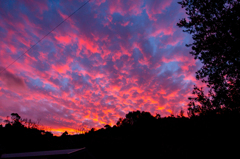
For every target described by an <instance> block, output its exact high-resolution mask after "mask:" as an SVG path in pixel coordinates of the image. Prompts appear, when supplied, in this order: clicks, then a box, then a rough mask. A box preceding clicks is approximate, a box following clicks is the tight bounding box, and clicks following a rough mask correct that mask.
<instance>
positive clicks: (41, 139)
mask: <svg viewBox="0 0 240 159" xmlns="http://www.w3.org/2000/svg"><path fill="white" fill-rule="evenodd" d="M181 114H182V113H181V112H180V113H179V115H178V116H176V117H175V116H169V117H161V115H160V114H156V115H155V116H153V115H152V114H150V113H149V112H145V111H142V112H141V111H132V112H129V113H128V114H126V116H125V118H120V119H119V120H118V121H117V122H116V124H115V125H113V126H110V125H105V126H104V128H101V129H98V130H96V129H95V128H92V129H91V130H90V131H88V132H86V133H85V134H76V135H69V134H68V133H67V132H64V133H63V134H62V135H61V136H59V137H57V136H53V135H52V134H51V133H50V132H45V131H44V130H39V129H38V128H27V127H26V126H22V125H21V124H16V123H17V122H19V121H20V120H21V118H19V117H20V116H19V115H17V114H14V113H13V114H12V118H11V121H10V124H8V125H7V124H6V125H5V126H0V141H1V142H0V148H1V151H2V153H16V152H29V151H43V150H56V149H71V148H81V147H87V148H88V149H89V151H90V152H92V154H93V155H94V156H95V157H96V158H105V159H107V158H156V157H157V158H162V157H165V158H166V157H168V158H169V157H178V158H180V157H189V156H196V155H197V156H202V157H206V156H208V157H213V156H214V157H216V156H222V155H228V156H229V155H236V154H237V152H238V149H239V146H238V144H237V143H239V141H240V140H239V133H240V129H239V121H240V116H239V113H238V114H237V113H236V112H235V113H233V112H231V113H229V114H227V113H225V114H207V115H202V116H191V117H190V118H189V117H184V116H183V115H182V116H181ZM230 157H231V156H230Z"/></svg>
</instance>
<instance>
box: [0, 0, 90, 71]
mask: <svg viewBox="0 0 240 159" xmlns="http://www.w3.org/2000/svg"><path fill="white" fill-rule="evenodd" d="M88 2H90V0H88V1H87V2H85V3H84V4H83V5H81V6H80V7H79V8H78V9H77V10H75V11H74V12H73V13H72V14H70V15H69V16H68V17H67V18H65V19H64V20H63V21H62V22H61V23H59V24H58V25H57V26H56V27H55V28H53V29H52V30H51V31H49V32H48V33H47V34H46V35H45V36H43V37H42V38H41V39H40V40H38V42H36V43H35V44H34V45H32V46H31V47H30V48H29V49H27V50H26V51H25V52H24V53H23V54H21V55H20V56H19V57H18V58H16V59H15V60H14V61H13V62H12V63H10V64H9V65H8V66H7V67H5V68H4V69H3V70H2V71H1V72H0V74H1V73H2V72H3V71H5V70H6V69H7V68H8V67H10V66H11V65H12V64H14V63H15V62H16V61H17V60H18V59H20V58H21V57H22V56H23V55H25V54H26V53H28V52H29V51H30V50H31V49H32V48H33V47H34V46H36V45H37V44H38V43H40V42H41V41H42V40H43V39H44V38H45V37H47V36H48V35H49V34H51V33H52V32H53V31H54V30H56V29H57V28H58V27H59V26H60V25H62V24H63V23H64V22H65V21H66V20H67V19H68V18H70V17H71V16H72V15H73V14H75V13H76V12H77V11H79V10H80V9H81V8H83V7H84V6H85V5H86V4H87V3H88Z"/></svg>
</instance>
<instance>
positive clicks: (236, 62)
mask: <svg viewBox="0 0 240 159" xmlns="http://www.w3.org/2000/svg"><path fill="white" fill-rule="evenodd" d="M178 3H179V4H180V5H181V6H182V8H185V10H186V14H187V15H188V19H185V18H184V19H182V20H180V21H179V23H177V26H179V27H183V28H185V30H183V31H184V32H187V33H189V34H192V38H193V40H194V42H193V43H192V44H188V45H186V46H187V47H192V51H191V52H190V54H192V55H193V56H194V58H195V59H199V60H200V61H201V62H202V63H203V66H202V68H201V69H200V70H198V71H197V72H196V78H197V79H198V80H201V81H202V82H205V83H206V84H207V86H208V87H209V90H210V91H209V94H208V95H204V94H203V91H202V88H198V87H196V86H195V88H194V90H193V94H197V97H196V98H189V99H190V100H191V102H190V103H189V110H192V113H193V114H194V113H196V112H200V113H201V112H204V111H205V110H215V111H220V110H223V108H224V109H229V110H236V109H237V110H239V108H240V49H239V44H240V0H182V1H181V2H178ZM195 102H197V103H200V105H198V106H196V105H195Z"/></svg>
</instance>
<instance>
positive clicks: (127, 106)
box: [0, 0, 201, 133]
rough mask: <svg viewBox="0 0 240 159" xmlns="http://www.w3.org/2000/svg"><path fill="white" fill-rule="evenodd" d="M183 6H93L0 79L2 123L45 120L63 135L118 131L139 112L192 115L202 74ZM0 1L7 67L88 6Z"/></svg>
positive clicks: (121, 2) (169, 2)
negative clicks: (182, 24) (15, 117)
mask: <svg viewBox="0 0 240 159" xmlns="http://www.w3.org/2000/svg"><path fill="white" fill-rule="evenodd" d="M178 1H179V0H137V1H136V0H92V1H90V2H89V3H88V4H87V5H85V6H84V7H83V8H82V9H80V10H79V11H78V12H77V13H76V14H74V15H73V16H72V17H71V18H69V19H68V20H67V21H66V22H65V23H63V24H62V25H61V26H59V27H58V28H57V29H56V30H54V31H53V32H52V33H51V34H49V35H48V36H47V37H46V38H45V39H44V40H43V41H41V42H40V43H38V44H37V45H36V46H35V47H34V48H33V49H31V50H30V51H29V52H28V53H27V54H26V55H24V56H23V57H21V58H20V59H19V60H18V61H16V62H15V63H14V64H13V65H12V66H10V67H9V68H8V69H7V70H6V71H4V72H3V73H1V74H0V117H1V118H4V119H5V117H6V116H9V115H10V114H11V113H13V112H14V113H18V114H19V115H20V116H21V117H23V118H30V119H32V120H35V121H36V120H37V119H41V122H40V124H42V125H44V126H47V127H49V128H51V130H52V131H53V132H55V133H57V132H62V131H65V130H67V131H69V132H71V131H74V129H76V128H78V127H82V126H87V127H88V128H92V127H95V128H101V127H103V126H104V125H106V124H110V125H114V124H116V122H117V120H118V119H119V118H120V117H124V116H125V114H126V113H128V112H129V111H134V110H141V111H149V112H151V113H152V114H153V115H155V114H156V113H159V114H161V116H168V115H170V113H171V112H172V111H173V113H175V114H177V113H179V110H180V109H181V108H183V109H184V110H185V113H186V109H187V103H188V99H187V98H188V96H190V95H191V92H192V88H193V85H194V84H197V85H201V83H200V82H199V81H196V79H195V72H196V71H197V70H198V69H199V68H200V66H201V64H200V62H198V61H195V60H194V57H193V56H192V55H190V54H189V52H190V48H187V47H186V46H185V44H189V43H191V36H190V35H188V34H187V33H183V32H182V29H181V28H178V27H177V26H176V23H177V22H178V21H179V19H182V18H183V17H186V15H185V11H184V9H182V8H181V6H180V5H179V4H178V3H177V2H178ZM85 2H86V1H83V0H78V1H75V0H68V1H67V0H66V1H65V0H62V1H61V0H59V1H57V0H51V1H50V0H49V1H47V0H41V1H34V0H22V1H9V0H1V2H0V39H1V40H0V48H1V49H0V68H1V70H2V69H3V68H4V67H6V66H8V65H9V64H10V63H11V62H12V61H14V60H15V59H16V58H18V57H19V56H20V55H21V54H23V53H24V52H25V51H26V50H27V49H28V48H30V47H31V46H32V45H34V44H35V43H36V42H37V41H38V40H39V39H41V38H42V37H43V36H44V35H46V34H47V33H48V32H49V31H50V30H52V29H53V28H54V27H56V26H57V25H58V24H59V23H60V22H62V21H63V20H64V19H65V18H66V17H67V16H68V15H70V14H71V13H72V12H73V11H75V10H76V9H77V8H78V7H80V6H81V5H82V4H84V3H85Z"/></svg>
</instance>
